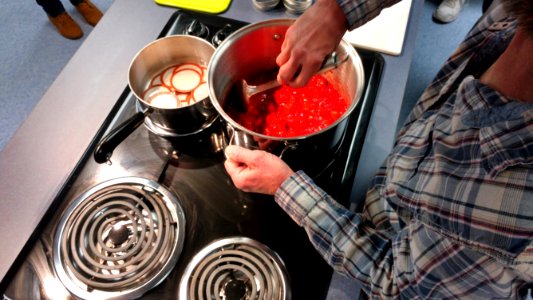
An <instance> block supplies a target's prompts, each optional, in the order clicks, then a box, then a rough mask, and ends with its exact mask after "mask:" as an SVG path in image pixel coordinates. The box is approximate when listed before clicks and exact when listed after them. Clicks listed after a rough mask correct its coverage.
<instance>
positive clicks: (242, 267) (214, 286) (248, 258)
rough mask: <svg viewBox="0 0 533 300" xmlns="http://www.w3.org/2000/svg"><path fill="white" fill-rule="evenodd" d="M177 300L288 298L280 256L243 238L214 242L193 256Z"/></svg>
mask: <svg viewBox="0 0 533 300" xmlns="http://www.w3.org/2000/svg"><path fill="white" fill-rule="evenodd" d="M179 294H180V295H179V299H180V300H185V299H187V300H203V299H217V300H218V299H221V300H241V299H242V300H244V299H265V300H272V299H276V300H283V299H290V298H291V292H290V288H289V285H288V275H287V272H286V270H285V266H284V264H283V262H282V261H281V258H280V257H279V256H278V255H277V254H276V253H275V252H274V251H272V250H271V249H270V248H268V247H267V246H265V245H263V244H261V243H259V242H257V241H255V240H252V239H249V238H245V237H232V238H226V239H222V240H218V241H215V242H213V243H211V244H209V245H208V246H207V247H205V248H203V249H202V250H201V251H200V252H198V254H196V255H195V256H194V258H193V259H192V261H191V262H190V263H189V265H188V266H187V268H186V270H185V273H184V275H183V276H182V280H181V282H180V288H179Z"/></svg>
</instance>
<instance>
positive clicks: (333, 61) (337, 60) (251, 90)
mask: <svg viewBox="0 0 533 300" xmlns="http://www.w3.org/2000/svg"><path fill="white" fill-rule="evenodd" d="M347 60H348V54H347V53H341V54H338V53H337V52H333V53H331V54H330V55H328V56H327V57H326V58H325V59H324V62H323V63H322V67H320V69H319V70H318V72H317V74H320V73H323V72H326V71H329V70H332V69H335V68H336V67H337V66H339V65H340V64H342V63H343V62H345V61H347ZM280 85H281V84H280V83H279V82H278V80H277V79H273V80H270V81H267V82H265V83H262V84H259V85H249V84H248V83H247V82H246V80H245V79H243V80H242V96H243V100H244V105H245V106H246V107H248V103H249V102H250V98H251V97H252V96H253V95H255V94H259V93H262V92H264V91H267V90H270V89H273V88H275V87H278V86H280Z"/></svg>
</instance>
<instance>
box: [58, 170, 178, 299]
mask: <svg viewBox="0 0 533 300" xmlns="http://www.w3.org/2000/svg"><path fill="white" fill-rule="evenodd" d="M184 235H185V217H184V213H183V210H182V208H181V206H180V204H179V202H178V200H177V198H176V197H175V196H174V195H173V194H172V193H171V192H170V191H168V190H167V189H166V188H164V187H163V186H161V185H159V184H158V183H156V182H154V181H151V180H148V179H143V178H137V177H126V178H117V179H113V180H110V181H106V182H104V183H101V184H99V185H97V186H95V187H93V188H91V189H89V190H88V191H86V192H85V193H83V194H82V195H80V196H79V197H78V198H76V199H75V200H74V201H73V202H72V203H71V205H70V206H69V207H68V209H67V210H66V211H65V213H64V214H63V217H62V218H61V220H60V222H59V225H58V227H57V228H56V232H55V236H54V244H53V265H54V269H55V271H56V273H57V275H58V277H59V279H60V280H61V282H62V283H63V284H64V285H65V287H66V288H67V289H68V290H69V291H70V292H71V293H72V294H73V295H75V296H76V297H79V298H83V299H109V298H113V299H115V298H117V299H120V298H124V299H126V298H127V299H131V298H137V297H140V296H141V295H143V294H144V293H145V292H146V291H148V290H149V289H151V288H153V287H154V286H156V285H157V284H159V283H160V282H161V281H162V280H163V279H164V278H165V277H166V276H167V275H168V274H169V273H170V271H171V270H172V268H173V267H174V265H175V263H176V261H177V260H178V257H179V255H180V253H181V250H182V248H183V242H184Z"/></svg>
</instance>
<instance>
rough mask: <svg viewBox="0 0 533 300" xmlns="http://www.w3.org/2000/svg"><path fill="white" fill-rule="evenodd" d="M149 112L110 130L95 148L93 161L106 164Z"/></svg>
mask: <svg viewBox="0 0 533 300" xmlns="http://www.w3.org/2000/svg"><path fill="white" fill-rule="evenodd" d="M150 112H151V110H150V109H148V110H145V111H142V112H138V113H136V114H135V115H133V116H132V117H131V118H129V119H127V120H126V121H124V122H123V123H121V124H120V125H118V126H117V127H116V128H114V129H113V130H111V131H110V132H109V133H108V134H107V135H106V136H105V137H104V138H102V140H101V141H100V142H99V143H98V145H97V146H96V149H95V150H94V154H93V156H94V160H95V161H96V162H97V163H99V164H101V163H105V162H108V161H109V160H110V158H111V155H112V154H113V150H115V148H116V147H117V146H118V145H119V144H120V143H122V141H124V140H125V139H126V138H127V137H128V136H129V135H130V134H131V133H132V132H134V131H135V129H137V127H139V125H141V124H142V123H143V121H144V118H146V116H147V115H148V114H150Z"/></svg>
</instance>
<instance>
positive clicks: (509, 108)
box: [275, 1, 533, 299]
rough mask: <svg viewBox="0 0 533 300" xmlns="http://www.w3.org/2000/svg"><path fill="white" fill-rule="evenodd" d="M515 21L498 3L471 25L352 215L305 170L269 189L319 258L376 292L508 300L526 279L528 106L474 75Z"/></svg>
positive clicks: (532, 221) (530, 178)
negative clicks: (275, 188) (307, 236)
mask: <svg viewBox="0 0 533 300" xmlns="http://www.w3.org/2000/svg"><path fill="white" fill-rule="evenodd" d="M340 2H344V1H340ZM354 2H355V1H354ZM359 14H361V12H359ZM350 23H354V24H355V23H357V21H351V22H350ZM515 27H516V24H515V22H514V20H512V19H510V18H508V17H506V15H505V13H504V12H503V10H502V9H501V8H500V7H498V8H496V9H495V10H494V11H492V12H491V14H490V15H488V16H486V17H485V18H484V19H482V20H480V21H479V22H478V23H477V24H476V26H475V27H474V28H473V29H472V30H471V31H470V33H469V34H468V35H467V37H466V39H465V40H464V42H463V43H462V44H461V45H460V46H459V48H458V49H457V50H456V52H455V53H454V54H453V55H452V56H451V57H450V58H449V59H448V61H447V62H445V64H444V65H443V67H442V69H441V71H440V72H439V73H438V74H437V76H436V78H435V79H434V80H433V81H432V83H431V84H430V86H429V87H428V88H427V89H426V91H425V92H424V94H423V95H422V96H421V98H420V100H419V101H418V103H417V105H416V106H415V108H414V109H413V111H412V113H411V115H410V117H409V118H408V120H407V122H406V124H405V126H404V127H403V128H402V130H401V131H400V133H399V135H398V138H397V140H396V142H395V146H394V148H393V149H392V151H391V154H390V155H389V157H388V158H387V159H386V161H385V162H384V164H383V166H382V167H381V168H380V170H379V171H378V173H377V175H376V177H375V179H374V181H373V183H372V186H371V188H370V189H369V191H368V193H367V197H366V200H365V207H364V209H363V211H362V212H361V213H357V212H352V211H350V210H347V209H346V208H344V207H343V206H341V205H339V204H337V203H336V202H335V201H334V200H333V199H332V198H331V197H330V196H328V195H327V194H326V193H325V192H324V191H323V190H321V189H320V188H319V187H318V186H316V185H315V184H314V183H313V182H312V180H311V179H310V178H309V177H308V176H307V175H306V174H304V173H303V172H302V171H299V172H297V173H296V174H295V175H294V176H292V177H291V178H289V179H287V181H285V182H284V183H283V185H282V186H281V188H280V189H279V190H278V191H277V192H276V195H275V199H276V202H277V203H278V204H279V205H280V206H281V207H282V208H283V209H284V210H285V211H286V212H287V213H288V214H289V215H290V216H291V217H292V218H293V220H294V221H295V222H297V224H299V225H300V226H302V227H303V228H304V229H305V230H306V232H307V233H308V235H309V238H310V240H311V242H312V243H313V244H314V246H315V247H316V249H317V250H318V251H319V252H320V253H321V254H322V256H323V257H324V259H325V260H326V261H327V262H328V263H329V264H330V265H331V266H332V267H333V268H334V269H335V270H336V271H337V272H339V273H341V274H344V275H345V276H348V277H352V278H356V279H358V280H360V281H361V282H362V283H363V289H364V290H365V291H366V292H367V294H369V295H371V296H372V297H373V298H395V299H516V298H519V297H520V295H519V293H520V292H519V291H523V290H524V289H523V288H524V287H527V284H528V283H532V282H533V243H532V240H533V165H532V164H533V105H532V104H526V103H524V102H520V101H517V100H516V99H508V98H506V97H504V96H502V95H501V94H499V93H498V92H497V91H495V90H493V89H491V88H490V87H488V86H485V85H483V84H481V83H480V82H479V80H478V79H476V78H478V77H479V75H480V74H482V73H483V71H484V70H485V69H486V68H487V67H488V66H490V64H491V63H492V62H493V61H494V60H495V59H496V58H497V57H498V55H499V54H500V53H501V52H502V51H503V50H504V49H505V47H506V45H507V44H508V42H509V40H510V39H511V38H512V36H513V34H514V30H515Z"/></svg>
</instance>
